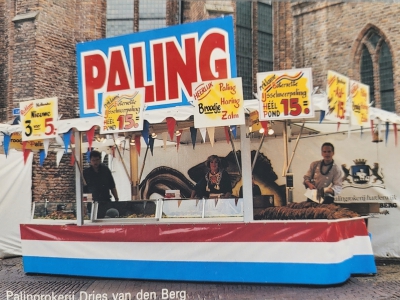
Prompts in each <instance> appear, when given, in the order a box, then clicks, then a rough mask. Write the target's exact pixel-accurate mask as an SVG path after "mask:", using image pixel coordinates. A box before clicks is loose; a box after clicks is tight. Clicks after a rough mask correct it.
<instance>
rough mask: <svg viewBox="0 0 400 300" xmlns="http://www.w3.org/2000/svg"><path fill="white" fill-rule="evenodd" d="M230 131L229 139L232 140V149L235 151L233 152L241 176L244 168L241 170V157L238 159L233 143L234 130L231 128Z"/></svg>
mask: <svg viewBox="0 0 400 300" xmlns="http://www.w3.org/2000/svg"><path fill="white" fill-rule="evenodd" d="M228 132H229V141H230V142H231V145H232V151H233V154H234V155H235V159H236V164H237V166H238V169H239V174H240V176H241V175H242V170H241V168H240V164H239V159H238V157H237V154H236V149H235V145H234V144H233V139H232V132H231V131H230V130H229V131H228Z"/></svg>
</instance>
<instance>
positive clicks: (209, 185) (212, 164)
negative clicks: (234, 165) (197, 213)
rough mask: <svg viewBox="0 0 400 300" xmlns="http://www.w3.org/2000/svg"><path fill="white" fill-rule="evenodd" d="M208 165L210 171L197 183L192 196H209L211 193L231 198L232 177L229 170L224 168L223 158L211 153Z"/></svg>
mask: <svg viewBox="0 0 400 300" xmlns="http://www.w3.org/2000/svg"><path fill="white" fill-rule="evenodd" d="M206 166H207V167H208V168H209V171H208V172H207V173H206V174H205V176H204V177H203V178H202V179H201V180H200V181H199V182H198V183H197V184H196V185H195V187H194V189H193V190H192V195H191V198H196V197H197V198H203V197H204V198H209V197H210V194H218V195H220V196H221V197H223V198H229V197H230V196H231V195H232V185H231V179H230V177H229V174H228V172H226V171H225V170H223V169H222V166H221V159H220V158H219V157H218V156H217V155H210V156H209V157H208V158H207V161H206Z"/></svg>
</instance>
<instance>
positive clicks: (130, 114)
mask: <svg viewBox="0 0 400 300" xmlns="http://www.w3.org/2000/svg"><path fill="white" fill-rule="evenodd" d="M143 106H144V89H135V90H125V91H118V92H110V93H105V94H104V98H103V104H102V115H103V126H102V127H101V130H100V132H101V133H102V134H107V133H114V132H127V131H140V130H143Z"/></svg>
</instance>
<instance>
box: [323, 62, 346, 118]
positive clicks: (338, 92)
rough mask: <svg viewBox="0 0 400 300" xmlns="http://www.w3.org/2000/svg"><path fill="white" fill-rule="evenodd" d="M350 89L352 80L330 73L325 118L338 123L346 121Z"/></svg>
mask: <svg viewBox="0 0 400 300" xmlns="http://www.w3.org/2000/svg"><path fill="white" fill-rule="evenodd" d="M349 87H350V80H349V78H348V77H346V76H344V75H342V74H339V73H336V72H334V71H331V70H329V71H328V82H327V84H326V94H327V97H328V111H327V112H326V114H325V118H327V119H328V120H331V121H336V122H340V121H343V120H344V118H345V116H346V115H345V114H346V103H347V99H348V97H349Z"/></svg>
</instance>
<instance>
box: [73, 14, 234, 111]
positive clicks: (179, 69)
mask: <svg viewBox="0 0 400 300" xmlns="http://www.w3.org/2000/svg"><path fill="white" fill-rule="evenodd" d="M76 49H77V70H78V88H79V107H80V116H81V117H89V116H96V114H99V113H100V110H101V108H102V106H103V104H102V103H103V98H104V93H107V92H117V91H123V90H134V89H137V88H144V89H145V103H146V107H147V108H146V109H148V110H151V109H155V108H166V107H172V106H179V105H190V103H189V99H191V97H192V83H193V82H203V81H210V80H218V79H226V78H231V77H236V53H235V42H234V32H233V18H232V17H231V16H228V17H223V18H215V19H209V20H205V21H200V22H195V23H187V24H183V25H177V26H170V27H166V28H161V29H156V30H152V31H147V32H138V33H133V34H129V35H124V36H118V37H112V38H107V39H102V40H97V41H91V42H86V43H79V44H77V47H76Z"/></svg>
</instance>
